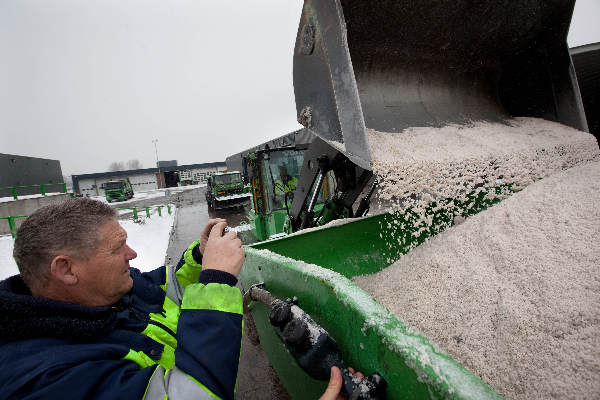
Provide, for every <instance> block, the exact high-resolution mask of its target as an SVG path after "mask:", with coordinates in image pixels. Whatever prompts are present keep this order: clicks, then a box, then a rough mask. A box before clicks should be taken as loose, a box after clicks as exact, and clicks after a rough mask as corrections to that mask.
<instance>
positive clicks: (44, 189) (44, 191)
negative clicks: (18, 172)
mask: <svg viewBox="0 0 600 400" xmlns="http://www.w3.org/2000/svg"><path fill="white" fill-rule="evenodd" d="M40 192H42V196H45V195H46V187H45V186H44V185H40Z"/></svg>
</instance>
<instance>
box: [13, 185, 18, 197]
mask: <svg viewBox="0 0 600 400" xmlns="http://www.w3.org/2000/svg"><path fill="white" fill-rule="evenodd" d="M12 195H13V197H14V199H15V200H17V199H18V198H19V196H18V195H17V187H16V186H13V187H12Z"/></svg>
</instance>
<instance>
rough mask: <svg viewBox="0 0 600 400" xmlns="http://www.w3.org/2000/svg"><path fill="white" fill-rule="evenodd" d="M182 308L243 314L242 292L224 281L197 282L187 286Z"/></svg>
mask: <svg viewBox="0 0 600 400" xmlns="http://www.w3.org/2000/svg"><path fill="white" fill-rule="evenodd" d="M181 309H182V310H185V309H195V310H215V311H224V312H230V313H235V314H243V305H242V293H241V292H240V290H239V289H238V288H237V287H235V286H229V285H226V284H223V283H209V284H206V285H204V284H202V283H195V284H193V285H190V286H188V287H187V288H186V290H185V294H184V296H183V301H182V303H181Z"/></svg>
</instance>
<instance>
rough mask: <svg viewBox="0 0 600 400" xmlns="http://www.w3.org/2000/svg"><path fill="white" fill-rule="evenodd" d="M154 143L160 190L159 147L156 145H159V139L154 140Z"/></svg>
mask: <svg viewBox="0 0 600 400" xmlns="http://www.w3.org/2000/svg"><path fill="white" fill-rule="evenodd" d="M152 143H154V153H155V154H156V167H157V168H158V179H157V184H156V186H158V188H159V189H160V164H159V162H158V147H157V145H156V143H158V139H152Z"/></svg>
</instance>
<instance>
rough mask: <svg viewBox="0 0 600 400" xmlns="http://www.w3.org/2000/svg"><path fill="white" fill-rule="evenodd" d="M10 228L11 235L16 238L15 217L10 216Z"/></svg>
mask: <svg viewBox="0 0 600 400" xmlns="http://www.w3.org/2000/svg"><path fill="white" fill-rule="evenodd" d="M8 229H10V235H11V236H12V238H13V239H14V238H15V236H16V235H17V232H16V229H15V217H8Z"/></svg>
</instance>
